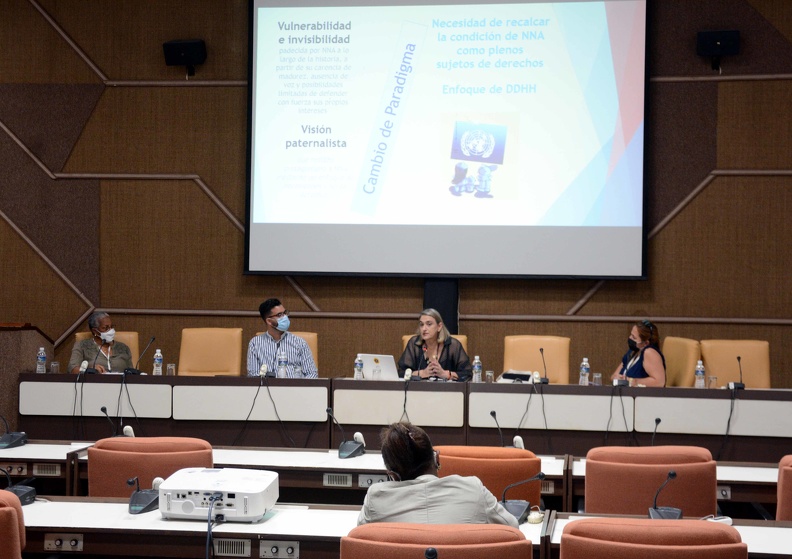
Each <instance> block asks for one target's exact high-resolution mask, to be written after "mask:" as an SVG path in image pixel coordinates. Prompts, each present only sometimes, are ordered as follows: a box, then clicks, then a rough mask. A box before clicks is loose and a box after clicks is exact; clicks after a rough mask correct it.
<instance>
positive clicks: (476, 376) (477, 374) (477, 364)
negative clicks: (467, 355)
mask: <svg viewBox="0 0 792 559" xmlns="http://www.w3.org/2000/svg"><path fill="white" fill-rule="evenodd" d="M481 369H482V366H481V359H479V356H478V355H476V357H474V358H473V382H481Z"/></svg>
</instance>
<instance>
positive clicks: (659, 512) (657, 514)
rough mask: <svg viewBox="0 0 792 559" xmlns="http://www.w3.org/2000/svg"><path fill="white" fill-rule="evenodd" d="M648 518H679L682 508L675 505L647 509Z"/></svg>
mask: <svg viewBox="0 0 792 559" xmlns="http://www.w3.org/2000/svg"><path fill="white" fill-rule="evenodd" d="M649 518H651V519H652V520H679V519H680V518H682V509H678V508H676V507H657V508H656V509H655V508H652V509H649Z"/></svg>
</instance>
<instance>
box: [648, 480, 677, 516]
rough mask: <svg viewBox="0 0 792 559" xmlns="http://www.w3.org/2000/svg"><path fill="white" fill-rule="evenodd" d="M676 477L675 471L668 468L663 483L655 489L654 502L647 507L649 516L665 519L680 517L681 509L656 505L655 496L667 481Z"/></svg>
mask: <svg viewBox="0 0 792 559" xmlns="http://www.w3.org/2000/svg"><path fill="white" fill-rule="evenodd" d="M676 477H677V474H676V472H675V471H674V470H669V472H668V477H666V479H665V481H664V482H663V484H662V485H661V486H660V487H659V489H658V490H657V493H655V497H654V503H653V504H652V508H650V509H649V518H653V519H666V520H677V519H679V518H682V509H678V508H676V507H660V508H658V507H657V498H658V497H659V496H660V492H661V491H662V490H663V488H664V487H665V486H666V485H668V482H669V481H671V480H672V479H676Z"/></svg>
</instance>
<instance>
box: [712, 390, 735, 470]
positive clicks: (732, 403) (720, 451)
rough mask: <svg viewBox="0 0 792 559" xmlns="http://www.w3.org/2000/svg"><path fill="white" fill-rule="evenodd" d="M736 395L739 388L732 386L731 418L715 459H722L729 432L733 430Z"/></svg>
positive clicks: (727, 422) (728, 420) (727, 421)
mask: <svg viewBox="0 0 792 559" xmlns="http://www.w3.org/2000/svg"><path fill="white" fill-rule="evenodd" d="M736 396H737V390H735V389H734V388H732V391H731V403H730V404H729V419H727V420H726V434H725V435H724V436H723V442H722V443H721V446H720V449H718V456H717V458H715V460H720V459H721V455H722V454H723V450H724V449H725V448H726V443H727V442H729V432H730V431H731V420H732V414H734V400H735V398H736Z"/></svg>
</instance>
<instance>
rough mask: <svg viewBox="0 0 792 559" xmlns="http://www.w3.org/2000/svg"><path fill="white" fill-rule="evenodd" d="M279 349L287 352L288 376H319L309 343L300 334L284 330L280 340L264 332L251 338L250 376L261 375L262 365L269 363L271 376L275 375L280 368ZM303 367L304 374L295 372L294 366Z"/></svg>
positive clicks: (249, 350) (249, 355)
mask: <svg viewBox="0 0 792 559" xmlns="http://www.w3.org/2000/svg"><path fill="white" fill-rule="evenodd" d="M278 351H282V352H284V353H285V354H286V359H287V360H288V362H289V363H288V365H286V376H288V377H289V378H318V377H319V373H318V372H317V371H316V363H314V360H313V355H311V349H310V348H309V347H308V343H307V342H306V341H305V340H303V339H302V338H301V337H299V336H295V335H294V334H290V333H289V332H284V333H283V335H282V336H281V339H280V340H276V339H275V338H273V337H272V336H270V334H269V332H264V333H263V334H261V335H260V336H256V337H255V338H253V339H252V340H250V344H248V354H247V370H248V376H249V377H257V376H259V371H260V370H261V365H267V371H268V374H269V376H275V373H276V371H277V370H278ZM297 365H299V366H300V367H302V375H297V374H295V371H294V368H295V367H296V366H297Z"/></svg>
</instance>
